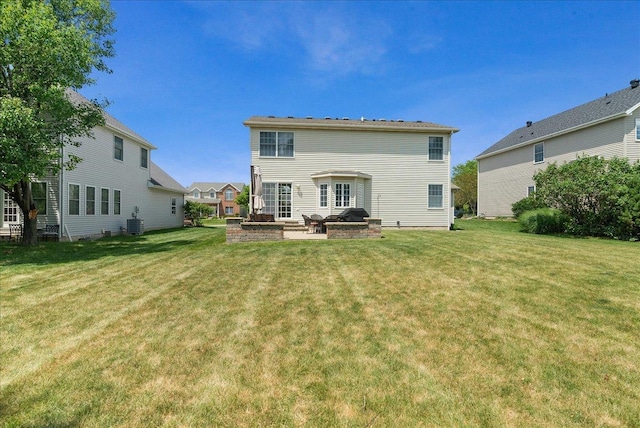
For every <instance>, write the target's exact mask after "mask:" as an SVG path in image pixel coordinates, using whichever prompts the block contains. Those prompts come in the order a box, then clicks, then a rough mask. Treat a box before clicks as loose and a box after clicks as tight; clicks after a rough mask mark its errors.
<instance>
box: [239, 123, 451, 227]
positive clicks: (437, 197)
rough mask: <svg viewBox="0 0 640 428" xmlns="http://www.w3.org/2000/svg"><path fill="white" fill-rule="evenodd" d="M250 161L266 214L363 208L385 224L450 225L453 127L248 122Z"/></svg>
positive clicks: (292, 216) (290, 216) (284, 216)
mask: <svg viewBox="0 0 640 428" xmlns="http://www.w3.org/2000/svg"><path fill="white" fill-rule="evenodd" d="M244 124H245V126H247V127H249V128H250V146H251V163H252V165H254V166H259V167H260V170H261V174H262V183H263V184H262V193H263V199H264V203H265V208H264V209H263V210H262V213H264V214H273V215H274V216H275V218H276V219H278V220H295V221H298V222H301V221H303V218H302V215H303V214H305V215H311V214H319V215H321V216H323V217H326V216H328V215H335V214H339V213H340V212H342V211H343V210H344V209H345V208H351V207H353V208H364V209H365V210H367V212H368V213H369V215H370V216H371V217H375V218H381V219H382V225H383V226H401V227H403V226H420V227H433V228H444V229H448V228H449V227H450V225H451V223H453V208H452V206H453V198H452V196H453V195H452V191H451V173H450V171H451V156H450V154H451V136H452V134H453V133H455V132H457V131H458V129H456V128H452V127H449V126H443V125H437V124H434V123H428V122H420V121H417V122H405V121H403V120H395V121H394V120H384V119H380V120H368V119H364V118H363V119H360V120H349V119H347V118H344V119H330V118H325V119H313V118H306V119H295V118H291V117H289V118H276V117H273V116H269V117H251V118H249V119H248V120H247V121H245V122H244Z"/></svg>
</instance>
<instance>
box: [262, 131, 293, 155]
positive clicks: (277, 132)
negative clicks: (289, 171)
mask: <svg viewBox="0 0 640 428" xmlns="http://www.w3.org/2000/svg"><path fill="white" fill-rule="evenodd" d="M263 132H275V133H276V154H275V156H267V155H263V154H262V153H261V150H260V134H261V133H263ZM280 132H288V133H291V134H293V154H292V155H291V156H279V155H278V134H279V133H280ZM258 157H260V158H265V159H276V158H277V159H295V157H296V133H295V132H293V131H273V130H268V131H267V130H261V131H258Z"/></svg>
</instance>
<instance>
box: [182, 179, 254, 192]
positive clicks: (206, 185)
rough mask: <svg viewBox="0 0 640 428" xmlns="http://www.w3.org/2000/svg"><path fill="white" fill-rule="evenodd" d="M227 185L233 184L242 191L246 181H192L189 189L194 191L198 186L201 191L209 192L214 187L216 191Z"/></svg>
mask: <svg viewBox="0 0 640 428" xmlns="http://www.w3.org/2000/svg"><path fill="white" fill-rule="evenodd" d="M227 185H231V186H233V187H235V188H236V189H238V192H240V191H242V188H243V187H244V186H245V184H244V183H229V182H226V183H224V182H211V181H196V182H194V183H191V186H188V187H187V189H188V191H189V192H192V191H193V190H194V189H195V188H196V187H197V188H198V189H199V190H200V191H201V192H207V191H209V190H210V189H213V190H215V191H216V192H219V191H220V190H221V189H222V188H223V187H225V186H227Z"/></svg>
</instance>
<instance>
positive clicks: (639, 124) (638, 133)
mask: <svg viewBox="0 0 640 428" xmlns="http://www.w3.org/2000/svg"><path fill="white" fill-rule="evenodd" d="M636 140H640V119H636Z"/></svg>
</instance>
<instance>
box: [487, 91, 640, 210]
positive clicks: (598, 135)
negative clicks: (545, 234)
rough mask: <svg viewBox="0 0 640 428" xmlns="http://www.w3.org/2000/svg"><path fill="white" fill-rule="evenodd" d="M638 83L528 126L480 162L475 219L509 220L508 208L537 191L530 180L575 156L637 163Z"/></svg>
mask: <svg viewBox="0 0 640 428" xmlns="http://www.w3.org/2000/svg"><path fill="white" fill-rule="evenodd" d="M639 86H640V81H639V80H637V79H636V80H632V81H631V82H630V86H628V87H626V88H624V89H622V90H620V91H618V92H614V93H612V94H607V95H605V96H604V97H601V98H598V99H597V100H594V101H591V102H588V103H586V104H583V105H580V106H578V107H575V108H572V109H570V110H567V111H565V112H562V113H559V114H556V115H554V116H551V117H548V118H546V119H543V120H541V121H539V122H527V123H526V125H525V126H523V127H522V128H518V129H516V130H515V131H513V132H512V133H510V134H509V135H507V136H506V137H504V138H503V139H501V140H500V141H498V142H497V143H495V144H494V145H492V146H491V147H489V148H488V149H487V150H485V151H484V152H482V153H480V154H479V155H478V156H477V157H476V159H477V161H478V213H480V214H481V215H485V216H487V217H497V216H511V215H513V214H512V212H511V204H513V203H514V202H517V201H519V200H520V199H522V198H524V197H526V196H527V195H529V194H531V193H532V192H534V191H535V187H534V182H533V175H534V174H535V173H536V172H537V171H539V170H544V169H545V168H546V167H547V166H548V165H549V164H550V163H553V162H557V163H558V164H559V165H560V164H562V163H564V162H568V161H571V160H574V159H576V157H577V156H582V155H589V156H595V155H598V156H602V157H604V158H612V157H621V158H622V157H624V158H628V159H629V160H630V161H631V162H635V161H638V160H640V87H639Z"/></svg>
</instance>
